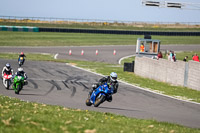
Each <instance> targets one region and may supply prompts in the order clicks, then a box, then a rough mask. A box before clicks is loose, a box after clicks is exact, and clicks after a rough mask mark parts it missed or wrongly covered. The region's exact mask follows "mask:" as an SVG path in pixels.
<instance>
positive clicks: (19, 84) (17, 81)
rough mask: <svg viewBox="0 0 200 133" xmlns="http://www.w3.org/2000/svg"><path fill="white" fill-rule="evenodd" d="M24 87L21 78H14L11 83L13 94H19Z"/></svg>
mask: <svg viewBox="0 0 200 133" xmlns="http://www.w3.org/2000/svg"><path fill="white" fill-rule="evenodd" d="M23 86H24V77H23V76H17V75H16V76H15V77H14V82H13V89H14V90H15V94H19V92H20V91H21V90H22V88H23Z"/></svg>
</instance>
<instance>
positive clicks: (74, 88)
mask: <svg viewBox="0 0 200 133" xmlns="http://www.w3.org/2000/svg"><path fill="white" fill-rule="evenodd" d="M75 93H76V87H74V86H73V87H72V94H71V97H73V96H74V95H75Z"/></svg>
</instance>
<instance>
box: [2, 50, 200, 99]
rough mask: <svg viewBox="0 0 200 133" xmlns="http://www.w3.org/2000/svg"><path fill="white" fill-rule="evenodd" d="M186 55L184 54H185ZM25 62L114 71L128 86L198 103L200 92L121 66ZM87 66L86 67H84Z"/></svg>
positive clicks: (46, 58) (33, 57)
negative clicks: (159, 80) (138, 73)
mask: <svg viewBox="0 0 200 133" xmlns="http://www.w3.org/2000/svg"><path fill="white" fill-rule="evenodd" d="M179 54H180V53H177V58H181V60H182V58H184V57H182V56H180V57H179ZM185 54H186V53H185ZM8 55H9V54H7V53H6V54H3V53H1V54H0V58H4V59H5V58H9V59H17V54H11V55H12V56H11V55H9V56H8ZM133 58H134V57H131V58H130V59H129V58H128V59H126V60H125V62H127V61H128V62H129V61H130V62H132V59H133ZM27 60H44V61H57V62H65V63H73V64H75V65H76V66H78V67H82V68H85V69H88V70H90V71H94V72H97V73H101V74H103V75H109V74H110V72H112V71H115V72H116V73H117V74H118V77H119V79H120V80H123V81H126V82H128V83H130V84H134V85H137V86H140V87H143V88H148V89H150V90H153V91H156V92H159V93H162V94H165V95H169V96H173V97H177V98H179V99H184V100H190V101H194V102H199V103H200V97H199V96H200V91H197V90H193V89H189V88H186V87H181V86H172V85H170V84H168V83H164V82H158V81H156V80H151V79H148V78H143V77H140V76H137V75H135V74H134V73H131V72H124V71H123V66H122V65H113V64H106V63H100V62H95V63H94V62H86V61H74V60H55V59H53V55H40V54H34V55H33V54H27ZM85 64H87V65H85Z"/></svg>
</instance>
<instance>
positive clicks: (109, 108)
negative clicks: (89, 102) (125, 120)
mask: <svg viewBox="0 0 200 133" xmlns="http://www.w3.org/2000/svg"><path fill="white" fill-rule="evenodd" d="M98 108H102V109H108V110H113V109H114V110H122V111H123V110H125V111H137V112H143V111H141V110H136V109H122V108H113V107H112V108H111V107H98Z"/></svg>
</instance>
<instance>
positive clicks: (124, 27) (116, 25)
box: [0, 22, 200, 32]
mask: <svg viewBox="0 0 200 133" xmlns="http://www.w3.org/2000/svg"><path fill="white" fill-rule="evenodd" d="M0 25H10V26H34V27H51V28H55V27H56V28H70V29H101V30H102V29H106V30H136V31H187V32H188V31H189V32H199V31H200V27H199V26H189V27H188V26H187V25H185V27H184V26H181V28H179V27H180V25H175V26H174V27H173V28H170V27H169V26H166V25H159V24H158V25H151V24H141V25H140V26H142V27H137V25H136V26H135V25H126V24H123V23H121V24H120V23H112V24H111V23H110V24H108V25H104V24H97V23H93V24H83V23H82V24H81V23H80V24H79V23H73V24H52V23H49V24H48V23H13V22H0Z"/></svg>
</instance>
